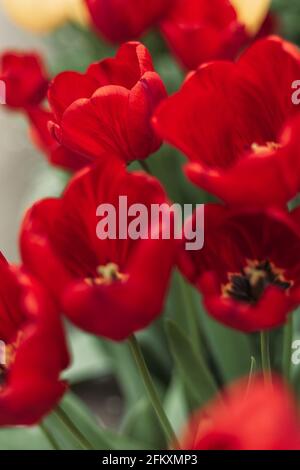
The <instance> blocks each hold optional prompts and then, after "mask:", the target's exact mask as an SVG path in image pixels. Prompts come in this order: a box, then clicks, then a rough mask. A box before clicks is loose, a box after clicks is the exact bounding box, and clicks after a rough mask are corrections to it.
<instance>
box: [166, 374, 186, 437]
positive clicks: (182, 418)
mask: <svg viewBox="0 0 300 470" xmlns="http://www.w3.org/2000/svg"><path fill="white" fill-rule="evenodd" d="M164 410H165V412H166V415H167V416H168V418H169V420H170V422H171V425H172V428H173V429H174V431H175V433H178V432H180V431H181V430H182V427H183V426H184V425H185V423H186V421H187V419H188V415H189V407H188V404H187V402H186V398H185V390H184V386H183V383H182V380H181V378H180V375H179V374H178V373H177V372H174V374H173V378H172V381H171V384H170V387H169V389H168V391H167V393H166V396H165V400H164Z"/></svg>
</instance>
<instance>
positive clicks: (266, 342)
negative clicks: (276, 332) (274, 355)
mask: <svg viewBox="0 0 300 470" xmlns="http://www.w3.org/2000/svg"><path fill="white" fill-rule="evenodd" d="M260 348H261V365H262V370H263V374H264V379H265V383H266V384H270V383H272V370H271V360H270V337H269V332H268V331H261V333H260Z"/></svg>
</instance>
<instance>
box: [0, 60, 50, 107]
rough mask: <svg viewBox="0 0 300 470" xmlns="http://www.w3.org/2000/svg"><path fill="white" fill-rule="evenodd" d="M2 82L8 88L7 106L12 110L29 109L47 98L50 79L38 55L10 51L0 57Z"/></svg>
mask: <svg viewBox="0 0 300 470" xmlns="http://www.w3.org/2000/svg"><path fill="white" fill-rule="evenodd" d="M0 80H1V81H3V82H4V83H5V87H6V104H7V106H8V107H9V108H12V109H21V110H25V111H27V110H28V109H30V108H32V107H34V106H36V105H38V104H39V103H41V101H42V100H43V99H44V98H45V97H46V94H47V89H48V78H47V74H46V72H45V69H44V65H43V64H42V61H41V59H40V57H39V56H38V55H37V54H22V53H17V52H14V51H11V52H10V51H8V52H5V53H4V54H2V56H1V57H0Z"/></svg>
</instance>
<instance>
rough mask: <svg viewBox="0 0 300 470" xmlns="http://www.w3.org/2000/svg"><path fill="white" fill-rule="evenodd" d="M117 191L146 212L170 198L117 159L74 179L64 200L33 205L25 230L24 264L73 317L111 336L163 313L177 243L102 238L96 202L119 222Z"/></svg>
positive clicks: (85, 326) (117, 336)
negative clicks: (105, 206)
mask: <svg viewBox="0 0 300 470" xmlns="http://www.w3.org/2000/svg"><path fill="white" fill-rule="evenodd" d="M119 196H127V197H128V206H130V205H132V204H134V203H138V204H141V203H143V204H144V205H145V206H146V207H147V208H148V209H150V205H151V204H161V203H166V202H167V198H166V195H165V193H164V191H163V189H162V187H161V185H160V184H159V182H158V181H157V180H156V179H154V178H152V177H150V176H147V175H146V174H144V173H127V172H126V171H125V168H124V165H123V164H122V163H121V162H119V161H118V160H114V159H113V160H112V161H102V162H100V163H99V165H98V166H94V167H90V168H87V169H85V170H82V172H80V173H79V174H78V175H77V176H75V177H74V178H73V180H72V181H71V183H70V185H69V186H68V188H67V189H66V191H65V193H64V194H63V196H62V197H61V198H60V199H48V200H44V201H41V202H38V203H37V204H35V205H34V206H33V208H32V209H31V210H30V211H29V212H28V214H27V216H26V218H25V221H24V223H23V228H22V233H21V251H22V256H23V260H24V263H25V265H26V266H27V267H28V268H29V269H30V270H31V271H32V272H33V273H34V274H35V275H36V276H37V277H38V278H40V279H41V280H42V281H43V282H44V283H45V285H46V286H47V287H48V289H49V290H51V291H52V292H53V294H54V295H55V296H56V298H57V299H58V300H59V302H60V304H61V305H63V309H64V312H65V313H66V314H67V315H68V316H69V317H70V319H71V320H72V321H73V322H74V323H75V324H76V325H78V326H79V327H81V328H83V329H84V330H87V331H89V332H92V333H94V334H97V335H100V336H104V337H107V338H110V339H113V340H123V339H125V338H127V337H128V336H129V335H131V334H132V333H133V332H135V331H137V330H140V329H142V328H145V327H146V326H148V325H149V324H150V323H151V322H152V321H153V320H154V319H155V318H156V317H158V315H159V314H160V313H161V312H162V308H163V302H164V298H165V295H166V291H167V287H168V282H169V277H170V274H171V270H172V267H173V264H174V262H175V260H174V257H175V242H174V241H173V240H161V239H158V240H156V239H145V240H139V239H138V240H132V239H130V238H128V237H127V238H126V239H119V238H118V237H116V239H111V238H110V239H105V240H102V239H101V240H100V239H99V238H98V237H97V234H96V227H97V224H98V222H99V221H100V218H99V217H97V215H96V213H97V207H98V206H99V205H100V204H112V205H113V206H114V207H115V208H116V214H117V220H119V217H123V214H122V213H120V211H119V209H118V204H119ZM129 221H130V218H129ZM149 230H150V227H149ZM176 246H177V245H176ZM45 260H46V261H45Z"/></svg>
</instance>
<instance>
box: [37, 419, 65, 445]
mask: <svg viewBox="0 0 300 470" xmlns="http://www.w3.org/2000/svg"><path fill="white" fill-rule="evenodd" d="M39 427H40V429H41V431H42V433H43V434H44V435H45V437H46V439H47V441H49V443H50V444H51V447H53V449H54V450H60V447H59V445H58V443H57V441H56V439H55V438H54V437H53V435H52V433H51V432H50V431H49V430H48V429H47V426H46V425H45V423H40V424H39Z"/></svg>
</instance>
